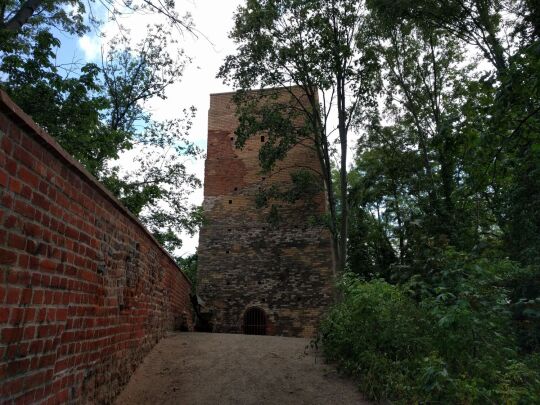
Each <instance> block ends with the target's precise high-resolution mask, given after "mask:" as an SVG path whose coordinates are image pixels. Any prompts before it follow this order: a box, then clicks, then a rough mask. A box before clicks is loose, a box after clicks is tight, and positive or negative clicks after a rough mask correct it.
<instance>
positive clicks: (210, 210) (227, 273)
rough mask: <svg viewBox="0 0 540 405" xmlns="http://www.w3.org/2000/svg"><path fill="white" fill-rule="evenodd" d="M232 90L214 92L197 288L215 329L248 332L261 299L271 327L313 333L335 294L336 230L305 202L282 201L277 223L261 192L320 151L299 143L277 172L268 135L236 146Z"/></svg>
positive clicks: (314, 163)
mask: <svg viewBox="0 0 540 405" xmlns="http://www.w3.org/2000/svg"><path fill="white" fill-rule="evenodd" d="M296 91H297V90H296ZM283 94H284V96H285V94H286V93H283ZM231 97H232V94H231V93H225V94H213V95H211V98H210V110H209V113H208V114H209V118H208V152H207V159H206V163H205V181H204V203H203V206H204V212H205V216H206V219H207V224H206V225H205V226H204V227H203V228H202V229H201V232H200V237H199V248H198V254H199V261H198V271H199V273H198V274H199V283H198V293H199V295H200V296H201V298H202V299H203V300H204V301H205V303H206V306H207V307H208V308H210V309H211V310H213V311H214V313H215V316H214V319H213V322H214V329H215V330H216V331H221V332H241V331H242V327H243V315H244V312H245V311H246V310H247V309H248V308H250V307H259V308H261V309H263V310H264V311H265V313H266V315H267V319H268V321H269V322H268V323H269V325H268V328H267V333H268V334H276V335H285V336H312V335H313V334H314V332H315V329H316V327H317V324H318V321H319V319H320V316H321V315H322V313H323V311H324V310H325V309H326V308H327V307H328V305H329V304H330V302H331V297H332V274H333V273H332V266H333V262H332V250H331V246H332V245H331V237H330V234H329V232H328V230H327V229H326V228H325V227H323V226H313V225H310V222H309V220H308V219H309V217H310V216H312V215H313V211H311V212H309V211H308V210H307V209H306V207H305V204H303V203H302V202H298V203H297V204H295V205H287V204H284V203H283V202H277V201H276V204H279V205H280V216H281V220H280V221H279V223H278V224H275V225H271V224H269V223H268V214H269V208H265V209H258V208H257V207H256V204H255V198H256V195H257V194H258V193H259V189H261V188H268V187H269V186H270V185H276V186H278V187H281V188H286V185H287V184H288V183H290V181H291V173H292V172H293V171H295V170H298V168H299V167H303V168H308V167H309V168H311V169H313V170H316V171H320V166H319V162H318V160H317V156H316V154H315V152H314V151H313V149H312V148H310V147H309V145H307V147H306V145H298V146H296V147H295V148H293V149H292V150H291V151H290V152H289V153H288V155H287V157H286V159H284V160H283V161H282V162H280V163H279V164H278V165H277V167H276V168H275V169H274V170H273V171H272V172H271V173H269V174H261V168H260V165H259V156H258V154H259V149H260V147H261V145H262V144H263V143H264V141H265V139H263V138H261V136H255V137H252V138H250V139H249V140H248V141H247V143H246V145H245V147H244V148H243V149H236V148H235V142H236V137H235V134H234V131H235V130H236V128H237V126H238V120H237V117H236V116H235V106H234V103H233V102H232V101H231ZM284 185H285V187H284ZM315 200H316V203H317V204H316V207H315V211H316V212H318V213H324V211H325V198H324V193H322V192H321V193H320V194H319V195H317V197H316V199H315Z"/></svg>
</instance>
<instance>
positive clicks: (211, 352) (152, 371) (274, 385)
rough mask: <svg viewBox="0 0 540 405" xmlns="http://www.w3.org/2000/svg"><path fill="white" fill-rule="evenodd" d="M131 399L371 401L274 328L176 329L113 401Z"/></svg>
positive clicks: (193, 404) (198, 404) (203, 403)
mask: <svg viewBox="0 0 540 405" xmlns="http://www.w3.org/2000/svg"><path fill="white" fill-rule="evenodd" d="M116 404H117V405H124V404H125V405H128V404H129V405H131V404H152V405H153V404H180V405H210V404H211V405H214V404H220V405H221V404H225V405H228V404H235V405H236V404H238V405H244V404H246V405H247V404H253V405H255V404H257V405H259V404H278V405H287V404H294V405H297V404H306V405H317V404H339V405H342V404H343V405H349V404H368V402H366V401H364V400H363V399H362V396H361V394H360V393H359V392H358V389H357V388H356V386H355V385H354V383H353V382H352V381H349V380H348V379H345V378H342V377H340V376H339V375H338V374H337V373H336V371H335V369H334V368H333V367H332V366H329V365H327V364H325V363H324V361H323V360H322V359H321V357H320V355H318V354H317V352H316V351H315V350H313V349H311V348H310V347H309V340H307V339H299V338H285V337H277V336H247V335H232V334H217V333H177V334H174V335H172V336H169V337H167V338H165V339H163V340H161V342H159V343H158V344H157V345H156V346H155V348H154V349H153V350H152V352H151V353H150V354H149V355H148V356H147V357H146V358H145V360H144V362H143V363H142V364H141V365H140V366H139V368H138V369H137V371H136V372H135V374H134V375H133V376H132V378H131V380H130V382H129V384H128V385H127V387H126V388H125V389H124V391H123V392H122V394H121V395H120V396H119V397H118V399H117V401H116Z"/></svg>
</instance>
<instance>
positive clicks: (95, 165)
mask: <svg viewBox="0 0 540 405" xmlns="http://www.w3.org/2000/svg"><path fill="white" fill-rule="evenodd" d="M18 4H19V3H16V2H13V3H9V4H6V7H5V8H4V9H3V12H4V13H6V10H14V9H15V7H16V6H17V5H18ZM40 4H41V5H40V7H45V8H44V9H42V10H41V11H40V12H39V13H37V14H35V15H32V16H30V17H29V18H28V20H27V21H26V22H25V24H24V25H23V26H22V28H21V30H19V31H18V32H17V33H9V32H7V31H6V30H4V31H2V32H3V33H4V34H6V33H7V34H6V35H7V36H8V37H9V38H10V40H11V42H6V43H2V45H0V56H1V60H0V72H1V73H2V77H1V81H0V85H1V86H2V87H3V88H4V89H5V90H6V91H7V92H8V93H9V94H10V96H11V97H12V98H13V99H14V101H15V102H17V103H18V104H19V105H20V106H21V108H23V110H25V111H26V112H27V113H28V114H30V115H31V116H32V117H33V118H34V120H35V121H36V122H37V123H38V124H40V125H41V126H43V127H44V128H45V129H46V130H47V131H48V132H49V133H50V134H51V135H52V136H54V137H55V138H56V139H57V140H58V141H59V143H60V144H61V145H62V146H63V147H64V148H65V149H66V150H67V151H68V152H69V153H71V154H72V155H73V156H74V157H76V158H77V159H78V160H79V161H81V163H82V164H83V165H84V166H85V167H86V168H87V169H88V170H89V171H90V172H91V173H92V174H93V175H94V176H96V177H97V178H98V179H99V180H100V181H102V182H103V183H104V184H105V185H106V186H107V187H108V188H109V189H110V190H111V191H112V192H113V194H115V195H116V196H117V197H118V198H119V199H120V200H121V201H122V202H123V203H124V204H125V205H126V207H127V208H128V209H130V210H131V211H132V212H133V213H134V214H136V215H138V216H139V218H140V219H141V220H142V222H143V223H144V224H145V225H146V226H147V227H148V228H149V230H150V231H151V232H152V233H153V234H154V236H155V237H156V238H157V239H158V240H159V241H160V242H161V243H162V244H163V245H164V246H165V247H166V248H167V249H168V250H169V251H170V252H171V253H174V251H175V250H176V248H178V247H180V246H181V240H180V238H179V236H178V235H179V233H180V232H181V231H188V232H194V231H195V229H196V227H197V225H198V224H199V223H200V221H201V214H200V212H199V210H198V209H197V208H195V207H190V206H189V204H188V203H187V200H186V197H187V195H188V194H189V193H190V192H191V190H193V189H194V188H196V187H199V186H200V181H199V180H198V179H197V178H196V177H195V176H193V175H192V174H190V173H188V170H187V168H186V162H187V161H189V159H193V158H196V157H197V156H198V155H199V153H200V151H199V149H198V148H196V147H195V146H194V145H193V144H192V143H191V142H190V141H189V139H188V138H187V135H188V131H189V128H190V126H191V118H192V117H193V114H194V113H195V111H194V109H193V108H190V109H187V110H184V111H179V116H178V117H177V118H175V119H172V120H164V121H163V120H162V121H157V120H155V119H154V118H153V116H152V114H151V113H150V112H149V111H148V108H147V104H148V102H149V101H150V100H152V99H154V98H161V99H164V98H165V97H166V96H165V90H166V89H167V87H168V86H169V85H171V84H172V83H174V82H176V81H178V80H180V78H181V76H182V72H183V68H184V66H185V65H186V64H187V63H189V61H190V60H189V58H187V57H186V56H185V54H184V53H183V51H182V50H181V48H180V47H179V46H178V43H177V41H176V40H175V39H174V37H173V35H172V31H171V30H172V29H174V28H175V23H174V22H173V25H156V26H154V27H148V33H147V35H146V37H145V38H144V39H143V40H142V41H141V42H140V43H139V44H131V43H130V42H129V41H128V39H127V38H128V37H127V36H126V35H120V36H118V37H117V38H116V39H113V40H112V41H111V42H110V44H109V48H108V50H107V51H104V54H103V57H102V62H101V64H100V66H98V65H97V64H93V63H90V64H85V65H83V66H82V67H81V66H79V65H77V64H75V63H74V64H70V65H68V66H58V65H57V64H56V62H55V59H56V52H57V49H58V47H59V45H60V41H59V40H58V39H57V38H56V37H55V34H53V32H54V31H53V26H56V25H57V24H59V21H61V22H63V24H64V25H63V26H62V27H64V28H65V30H66V31H68V32H69V33H72V34H76V35H80V34H82V33H84V32H86V30H87V29H88V27H86V26H84V25H77V24H78V20H77V19H76V18H75V17H73V15H72V14H70V13H68V12H67V11H66V10H65V9H64V8H63V7H64V6H65V5H66V4H68V3H66V4H64V3H58V4H56V3H54V2H51V4H50V7H49V6H47V5H48V4H49V3H47V2H43V3H40ZM69 4H71V3H69ZM73 4H79V3H73ZM81 4H82V3H81ZM4 15H9V13H8V14H4ZM60 28H61V27H60ZM123 34H126V32H123ZM132 149H136V150H137V151H138V153H137V154H136V156H135V158H134V160H133V163H132V164H131V165H130V167H131V169H130V170H129V171H126V170H121V168H120V167H118V165H115V164H114V163H113V162H114V160H116V159H118V157H119V156H120V155H121V154H122V153H123V152H127V151H129V150H132Z"/></svg>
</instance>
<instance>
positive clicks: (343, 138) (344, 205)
mask: <svg viewBox="0 0 540 405" xmlns="http://www.w3.org/2000/svg"><path fill="white" fill-rule="evenodd" d="M337 103H338V130H339V141H340V143H341V162H340V173H339V178H340V192H341V193H340V194H341V196H340V200H341V201H340V202H341V224H340V232H339V233H340V235H339V236H340V244H339V266H338V269H339V271H341V272H343V271H344V270H345V265H346V263H347V234H348V226H347V223H348V220H349V219H348V214H349V209H348V201H347V128H346V120H347V117H346V111H345V82H344V79H343V78H342V77H340V76H339V75H338V77H337Z"/></svg>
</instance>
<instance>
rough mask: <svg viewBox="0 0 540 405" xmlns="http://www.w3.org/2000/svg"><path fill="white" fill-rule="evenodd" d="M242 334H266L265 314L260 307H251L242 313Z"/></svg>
mask: <svg viewBox="0 0 540 405" xmlns="http://www.w3.org/2000/svg"><path fill="white" fill-rule="evenodd" d="M244 334H246V335H266V314H265V312H264V311H263V310H262V309H261V308H257V307H252V308H249V309H248V310H247V311H246V312H245V313H244Z"/></svg>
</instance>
